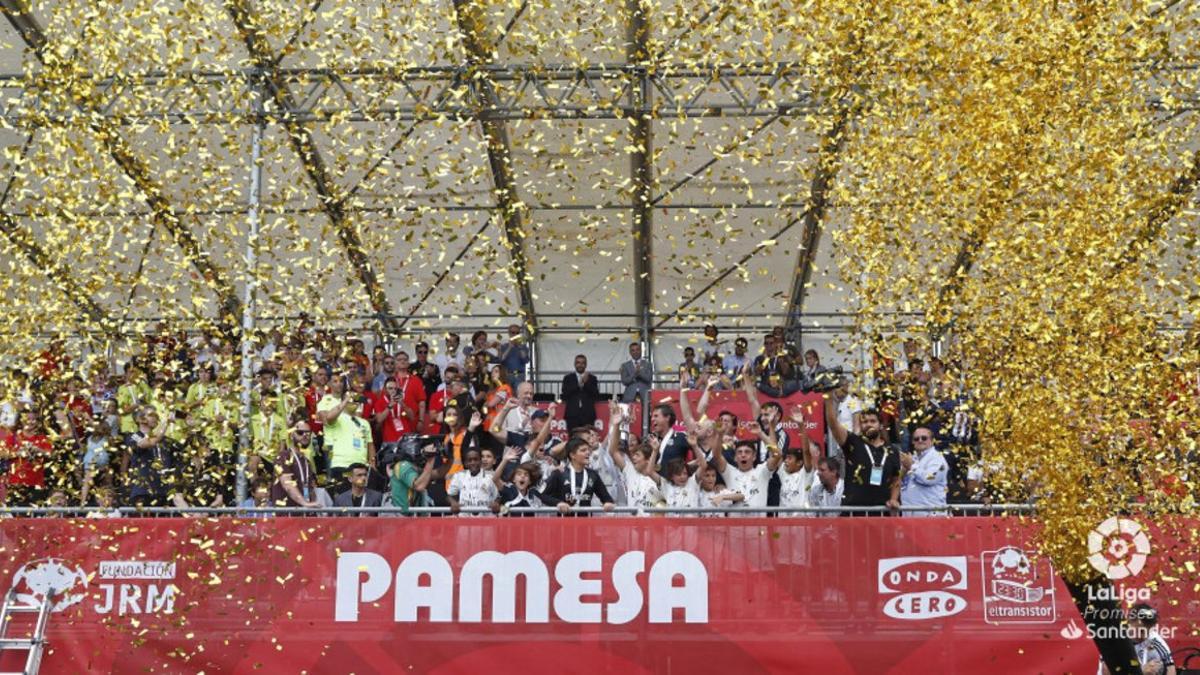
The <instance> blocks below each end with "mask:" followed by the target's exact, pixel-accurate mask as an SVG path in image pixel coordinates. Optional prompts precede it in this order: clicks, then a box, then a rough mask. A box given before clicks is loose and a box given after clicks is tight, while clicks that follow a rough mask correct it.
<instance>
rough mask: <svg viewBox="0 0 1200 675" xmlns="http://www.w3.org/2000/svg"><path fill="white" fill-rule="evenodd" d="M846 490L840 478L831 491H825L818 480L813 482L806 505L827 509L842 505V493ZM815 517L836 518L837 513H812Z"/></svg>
mask: <svg viewBox="0 0 1200 675" xmlns="http://www.w3.org/2000/svg"><path fill="white" fill-rule="evenodd" d="M845 489H846V482H845V481H843V480H842V479H841V478H839V479H838V482H837V485H835V486H834V487H833V491H832V492H831V491H829V490H826V489H825V486H824V485H822V484H821V481H820V480H814V481H813V486H812V490H810V491H809V493H808V505H809V506H811V507H813V508H828V507H831V506H841V505H842V493H843V492H844V491H845ZM813 515H815V516H826V517H828V516H836V515H838V512H837V511H825V512H823V513H814V514H813Z"/></svg>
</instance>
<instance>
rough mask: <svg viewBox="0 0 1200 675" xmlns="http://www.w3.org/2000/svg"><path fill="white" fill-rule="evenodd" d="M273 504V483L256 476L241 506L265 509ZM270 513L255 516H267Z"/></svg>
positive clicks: (239, 505)
mask: <svg viewBox="0 0 1200 675" xmlns="http://www.w3.org/2000/svg"><path fill="white" fill-rule="evenodd" d="M269 506H271V484H270V483H268V482H267V481H266V479H264V478H255V479H254V480H253V481H251V483H250V490H249V495H248V496H247V497H246V499H245V500H243V501H242V503H241V504H238V507H239V508H243V509H265V508H268V507H269ZM270 515H271V514H270V513H260V514H255V517H259V518H265V517H267V516H270Z"/></svg>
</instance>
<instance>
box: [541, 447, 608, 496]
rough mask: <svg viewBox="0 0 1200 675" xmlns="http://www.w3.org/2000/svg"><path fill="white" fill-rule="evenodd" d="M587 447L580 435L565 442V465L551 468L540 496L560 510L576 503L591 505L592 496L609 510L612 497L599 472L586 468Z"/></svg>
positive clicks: (588, 449)
mask: <svg viewBox="0 0 1200 675" xmlns="http://www.w3.org/2000/svg"><path fill="white" fill-rule="evenodd" d="M590 452H591V449H590V448H589V447H588V444H587V441H585V440H583V439H582V438H572V439H571V440H569V441H567V447H566V453H567V466H566V467H565V468H563V469H559V470H558V471H555V472H554V474H553V475H552V476H550V478H549V479H548V480H547V481H546V489H545V490H544V491H543V499H545V500H546V502H547V503H548V504H549V505H551V506H554V505H557V507H558V510H559V512H560V513H570V512H571V509H572V508H574V507H579V506H591V505H592V500H593V498H595V499H598V500H600V503H601V504H602V505H603V506H604V510H605V511H612V510H613V506H614V504H613V500H612V497H611V496H610V495H609V494H608V489H607V488H605V487H604V482H603V481H601V480H600V476H599V474H597V473H596V472H595V471H594V470H592V469H589V468H587V462H588V455H589V454H590Z"/></svg>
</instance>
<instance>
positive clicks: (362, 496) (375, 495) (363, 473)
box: [333, 462, 383, 515]
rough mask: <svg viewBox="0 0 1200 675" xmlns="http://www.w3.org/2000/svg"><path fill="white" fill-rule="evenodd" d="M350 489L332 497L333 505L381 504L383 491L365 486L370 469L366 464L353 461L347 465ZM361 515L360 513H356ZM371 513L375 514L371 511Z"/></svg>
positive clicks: (358, 506)
mask: <svg viewBox="0 0 1200 675" xmlns="http://www.w3.org/2000/svg"><path fill="white" fill-rule="evenodd" d="M348 470H349V473H350V489H349V490H346V491H345V492H343V493H341V494H339V495H338V496H337V497H334V498H333V505H334V506H337V507H342V508H347V509H363V508H374V507H378V506H383V493H382V492H378V491H376V490H372V489H370V488H368V487H367V476H368V475H369V474H370V470H369V469H368V468H367V465H366V464H362V463H360V462H355V463H354V464H351V465H350V466H349V467H348ZM357 515H361V514H357ZM371 515H375V514H374V513H372V514H371Z"/></svg>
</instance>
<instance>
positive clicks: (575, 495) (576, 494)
mask: <svg viewBox="0 0 1200 675" xmlns="http://www.w3.org/2000/svg"><path fill="white" fill-rule="evenodd" d="M569 471H570V472H571V473H570V476H571V499H572V500H573V501H574V502H575V503H576V504H578V503H579V498H580V497H582V496H583V495H585V494H587V491H588V473H587V469H584V470H583V471H582V473H583V480H581V481H580V482H579V488H578V491H576V487H575V467H574V466H572V467H570V469H569Z"/></svg>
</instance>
